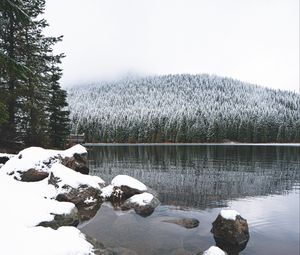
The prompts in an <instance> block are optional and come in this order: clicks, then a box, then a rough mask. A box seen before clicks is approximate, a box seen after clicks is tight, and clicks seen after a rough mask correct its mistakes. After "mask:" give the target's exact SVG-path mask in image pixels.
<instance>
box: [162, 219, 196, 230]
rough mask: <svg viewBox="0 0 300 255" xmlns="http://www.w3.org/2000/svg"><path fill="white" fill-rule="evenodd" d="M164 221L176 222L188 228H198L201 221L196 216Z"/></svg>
mask: <svg viewBox="0 0 300 255" xmlns="http://www.w3.org/2000/svg"><path fill="white" fill-rule="evenodd" d="M163 222H167V223H172V224H176V225H179V226H181V227H184V228H187V229H190V228H196V227H198V226H199V221H198V220H197V219H194V218H184V219H170V220H164V221H163Z"/></svg>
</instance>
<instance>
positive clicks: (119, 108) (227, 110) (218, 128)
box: [68, 74, 300, 143]
mask: <svg viewBox="0 0 300 255" xmlns="http://www.w3.org/2000/svg"><path fill="white" fill-rule="evenodd" d="M68 104H69V111H70V118H71V125H72V132H74V133H85V135H86V140H87V141H88V142H105V143H165V142H170V143H203V142H249V143H271V142H278V143H283V142H284V143H287V142H300V95H299V94H296V93H294V92H288V91H280V90H273V89H269V88H265V87H261V86H257V85H252V84H248V83H245V82H241V81H239V80H234V79H231V78H225V77H219V76H215V75H208V74H199V75H190V74H178V75H160V76H147V77H129V78H123V79H120V80H117V81H112V82H98V83H93V84H80V85H76V86H73V87H71V88H69V89H68Z"/></svg>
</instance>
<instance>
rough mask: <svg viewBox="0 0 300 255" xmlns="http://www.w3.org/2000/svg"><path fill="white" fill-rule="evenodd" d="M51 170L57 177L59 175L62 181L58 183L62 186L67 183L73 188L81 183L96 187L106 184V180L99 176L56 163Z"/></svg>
mask: <svg viewBox="0 0 300 255" xmlns="http://www.w3.org/2000/svg"><path fill="white" fill-rule="evenodd" d="M51 172H52V173H53V174H54V176H55V177H59V178H60V179H61V182H59V183H58V185H59V186H60V187H62V186H64V185H65V184H66V185H69V186H71V187H72V188H78V187H79V186H80V185H85V184H86V185H88V186H91V187H93V188H96V189H100V186H99V184H104V181H103V180H102V179H101V178H100V177H98V176H91V175H85V174H81V173H78V172H75V171H74V170H72V169H70V168H68V167H66V166H63V165H61V164H59V163H55V164H53V165H52V167H51Z"/></svg>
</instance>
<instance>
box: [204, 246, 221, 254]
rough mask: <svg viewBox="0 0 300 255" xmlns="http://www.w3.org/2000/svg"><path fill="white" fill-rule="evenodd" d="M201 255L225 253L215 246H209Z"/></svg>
mask: <svg viewBox="0 0 300 255" xmlns="http://www.w3.org/2000/svg"><path fill="white" fill-rule="evenodd" d="M203 255H226V253H225V252H224V251H222V250H221V249H220V248H219V247H217V246H211V247H210V248H209V249H208V250H206V251H205V252H204V253H203Z"/></svg>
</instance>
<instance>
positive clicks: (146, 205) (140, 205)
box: [121, 193, 160, 217]
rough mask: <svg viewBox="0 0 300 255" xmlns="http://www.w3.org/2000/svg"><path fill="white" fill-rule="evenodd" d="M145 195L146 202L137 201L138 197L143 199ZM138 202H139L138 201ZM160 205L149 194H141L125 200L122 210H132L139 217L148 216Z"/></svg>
mask: <svg viewBox="0 0 300 255" xmlns="http://www.w3.org/2000/svg"><path fill="white" fill-rule="evenodd" d="M146 194H147V200H143V199H139V197H141V198H142V197H145V195H146ZM139 200H140V201H139ZM159 204H160V202H159V200H158V199H157V198H156V197H154V196H153V195H152V194H150V193H142V194H138V195H134V196H132V197H130V198H129V199H127V200H126V201H125V202H124V203H123V204H122V205H121V209H122V210H129V209H134V211H135V212H136V213H137V214H139V215H140V216H143V217H147V216H150V215H151V214H152V213H153V212H154V210H155V208H156V207H157V206H158V205H159Z"/></svg>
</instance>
